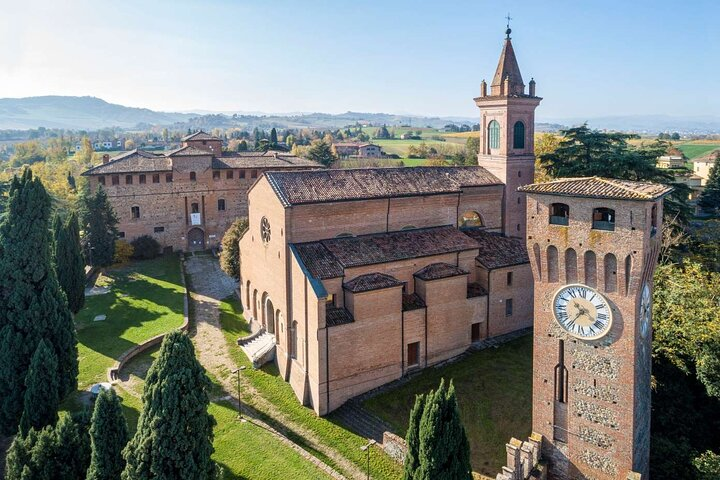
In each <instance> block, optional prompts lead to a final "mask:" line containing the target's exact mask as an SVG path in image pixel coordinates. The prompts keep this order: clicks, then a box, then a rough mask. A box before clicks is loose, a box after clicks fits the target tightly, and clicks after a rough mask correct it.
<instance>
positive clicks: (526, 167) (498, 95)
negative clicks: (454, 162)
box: [474, 24, 542, 238]
mask: <svg viewBox="0 0 720 480" xmlns="http://www.w3.org/2000/svg"><path fill="white" fill-rule="evenodd" d="M510 33H511V30H510V26H509V24H508V29H507V30H506V31H505V34H506V37H505V45H504V46H503V49H502V53H501V54H500V61H499V62H498V66H497V70H496V71H495V76H494V77H493V80H492V84H491V85H490V94H488V91H487V83H486V82H485V80H483V81H482V83H481V84H480V96H479V97H477V98H475V99H474V100H475V104H476V105H477V106H478V108H480V151H479V153H478V165H480V166H482V167H485V168H486V169H488V170H489V171H490V172H491V173H493V174H494V175H495V176H496V177H498V178H499V179H500V180H502V181H503V183H505V199H504V203H503V233H504V234H505V236H508V237H520V238H524V237H525V228H526V226H525V194H524V193H522V192H519V191H518V187H520V186H522V185H528V184H530V183H533V179H534V176H535V140H534V135H535V108H537V106H538V105H539V104H540V101H541V100H542V98H540V97H537V96H535V80H530V84H529V88H528V91H527V93H526V92H525V84H524V83H523V79H522V75H521V74H520V67H518V63H517V59H516V58H515V51H514V50H513V46H512V41H511V39H510Z"/></svg>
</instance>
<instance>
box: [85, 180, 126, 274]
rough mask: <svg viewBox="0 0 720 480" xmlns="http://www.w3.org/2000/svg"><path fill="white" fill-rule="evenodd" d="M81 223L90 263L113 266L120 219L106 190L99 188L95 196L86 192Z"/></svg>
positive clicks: (99, 265)
mask: <svg viewBox="0 0 720 480" xmlns="http://www.w3.org/2000/svg"><path fill="white" fill-rule="evenodd" d="M80 221H81V224H82V230H83V231H84V232H85V241H86V244H85V248H86V257H87V260H88V262H89V263H90V264H91V265H93V266H97V267H107V266H110V265H112V262H113V254H114V253H115V239H116V238H117V235H118V231H117V224H118V219H117V217H116V216H115V212H114V211H113V208H112V205H111V204H110V201H109V200H108V197H107V194H106V193H105V189H103V188H102V187H98V189H97V191H96V192H95V193H94V194H92V193H89V192H87V191H86V192H84V194H83V196H82V197H81V209H80Z"/></svg>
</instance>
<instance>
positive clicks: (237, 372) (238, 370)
mask: <svg viewBox="0 0 720 480" xmlns="http://www.w3.org/2000/svg"><path fill="white" fill-rule="evenodd" d="M245 368H246V367H245V365H243V366H241V367H239V368H238V369H237V370H233V372H232V373H235V374H237V396H238V417H239V418H240V421H241V422H244V421H245V420H244V419H243V416H242V400H241V399H240V372H241V371H243V370H245Z"/></svg>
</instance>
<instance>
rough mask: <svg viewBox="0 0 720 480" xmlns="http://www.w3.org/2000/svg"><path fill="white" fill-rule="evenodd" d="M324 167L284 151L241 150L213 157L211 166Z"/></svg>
mask: <svg viewBox="0 0 720 480" xmlns="http://www.w3.org/2000/svg"><path fill="white" fill-rule="evenodd" d="M286 167H304V168H325V167H323V165H321V164H319V163H317V162H314V161H312V160H308V159H307V158H303V157H296V156H295V155H293V154H291V153H286V152H272V151H270V152H247V153H245V152H243V153H229V154H223V156H222V157H213V160H212V168H218V169H223V168H286Z"/></svg>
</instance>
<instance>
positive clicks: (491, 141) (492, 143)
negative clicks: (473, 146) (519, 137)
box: [488, 120, 500, 148]
mask: <svg viewBox="0 0 720 480" xmlns="http://www.w3.org/2000/svg"><path fill="white" fill-rule="evenodd" d="M488 147H489V148H500V124H499V123H498V122H497V120H493V121H492V122H490V124H489V125H488Z"/></svg>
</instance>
